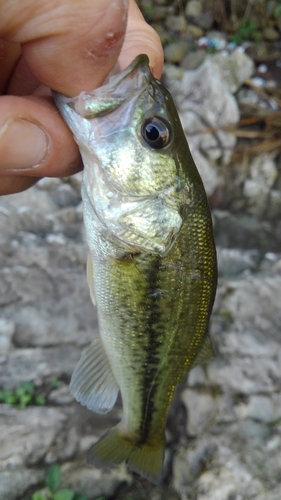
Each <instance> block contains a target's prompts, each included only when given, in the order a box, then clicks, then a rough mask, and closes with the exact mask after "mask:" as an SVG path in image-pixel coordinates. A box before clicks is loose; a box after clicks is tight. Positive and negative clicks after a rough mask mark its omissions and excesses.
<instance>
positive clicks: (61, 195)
mask: <svg viewBox="0 0 281 500" xmlns="http://www.w3.org/2000/svg"><path fill="white" fill-rule="evenodd" d="M50 196H51V198H52V200H53V201H54V203H55V204H56V205H57V206H58V207H60V208H66V207H69V206H76V205H78V203H79V202H80V200H81V197H80V196H79V195H78V194H77V192H76V191H75V190H74V189H73V187H72V186H71V185H70V184H60V185H59V186H58V188H57V189H56V190H55V191H50Z"/></svg>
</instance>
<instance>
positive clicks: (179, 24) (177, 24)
mask: <svg viewBox="0 0 281 500" xmlns="http://www.w3.org/2000/svg"><path fill="white" fill-rule="evenodd" d="M186 26H187V25H186V20H185V17H184V16H173V15H170V16H168V17H167V18H166V19H165V27H166V28H167V29H168V30H171V31H176V32H177V33H185V30H186Z"/></svg>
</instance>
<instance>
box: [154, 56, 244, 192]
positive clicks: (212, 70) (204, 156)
mask: <svg viewBox="0 0 281 500" xmlns="http://www.w3.org/2000/svg"><path fill="white" fill-rule="evenodd" d="M169 74H170V73H169V66H166V67H165V71H164V75H165V81H166V82H167V84H168V86H169V87H170V90H171V93H172V94H173V96H174V98H175V101H176V104H177V106H178V109H179V114H180V118H181V121H182V125H183V129H184V131H185V133H186V136H187V138H188V142H189V145H190V149H191V153H192V155H193V157H194V159H195V162H196V164H197V167H198V170H199V172H200V174H201V175H202V179H203V182H204V185H205V189H206V191H207V194H208V195H211V194H213V192H214V191H215V189H216V188H217V187H218V186H219V185H220V184H221V182H222V179H221V177H220V175H219V174H218V170H217V167H216V162H217V161H220V162H222V163H223V164H224V165H226V164H227V163H228V162H229V161H230V158H231V150H232V148H233V147H234V146H235V143H236V139H235V137H234V135H232V134H230V133H227V132H225V131H224V130H218V129H220V127H224V126H225V125H230V124H235V123H237V122H238V120H239V110H238V107H237V103H236V101H235V99H234V97H233V96H232V95H231V93H230V92H229V91H228V90H227V88H226V86H225V84H224V82H222V81H221V79H220V77H219V75H218V71H217V66H216V65H215V64H212V61H211V60H210V59H208V60H207V61H205V62H204V63H203V64H201V66H199V68H198V69H197V70H195V71H185V72H184V74H183V77H182V78H181V80H180V81H176V82H175V81H174V80H171V78H169ZM212 127H214V129H215V131H214V132H213V133H212V132H211V131H210V132H208V128H212ZM202 132H204V133H202Z"/></svg>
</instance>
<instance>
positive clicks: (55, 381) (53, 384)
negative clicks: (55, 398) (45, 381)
mask: <svg viewBox="0 0 281 500" xmlns="http://www.w3.org/2000/svg"><path fill="white" fill-rule="evenodd" d="M59 385H60V380H59V379H58V378H57V377H55V376H53V377H51V378H50V387H51V388H52V389H56V388H57V387H58V386H59Z"/></svg>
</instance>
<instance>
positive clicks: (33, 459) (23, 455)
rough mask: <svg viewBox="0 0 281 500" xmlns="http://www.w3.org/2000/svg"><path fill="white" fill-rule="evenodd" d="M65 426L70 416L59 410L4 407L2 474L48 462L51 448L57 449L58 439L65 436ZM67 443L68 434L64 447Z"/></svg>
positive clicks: (0, 407) (1, 409)
mask: <svg viewBox="0 0 281 500" xmlns="http://www.w3.org/2000/svg"><path fill="white" fill-rule="evenodd" d="M65 423H66V415H65V414H64V413H63V412H62V411H61V410H58V409H56V408H26V409H24V410H20V411H19V410H17V409H14V408H10V407H8V406H7V405H0V426H1V446H0V471H5V469H10V470H12V469H18V468H19V467H24V466H26V465H27V466H32V465H34V464H36V463H38V462H40V461H41V460H44V458H45V456H46V454H47V453H48V450H49V448H50V446H55V444H56V442H57V439H58V437H60V436H62V435H63V434H64V433H63V429H64V426H65ZM11 436H13V439H11ZM67 439H68V434H67V435H65V436H64V443H63V444H66V443H65V440H67ZM60 444H62V442H61V443H60Z"/></svg>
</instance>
